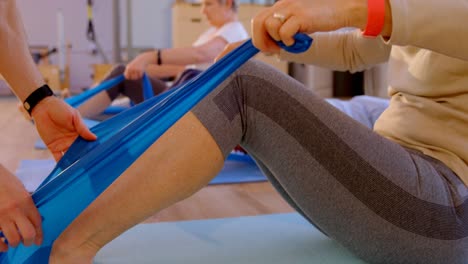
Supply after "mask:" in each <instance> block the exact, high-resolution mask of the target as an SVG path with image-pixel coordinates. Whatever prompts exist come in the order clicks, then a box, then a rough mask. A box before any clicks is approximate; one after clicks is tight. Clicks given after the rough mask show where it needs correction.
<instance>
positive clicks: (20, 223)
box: [0, 165, 42, 252]
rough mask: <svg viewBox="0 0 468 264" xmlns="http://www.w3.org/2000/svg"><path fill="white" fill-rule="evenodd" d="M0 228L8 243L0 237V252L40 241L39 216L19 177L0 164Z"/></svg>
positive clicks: (37, 243) (38, 243)
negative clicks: (9, 247)
mask: <svg viewBox="0 0 468 264" xmlns="http://www.w3.org/2000/svg"><path fill="white" fill-rule="evenodd" d="M0 230H1V231H2V233H3V235H4V237H5V239H7V240H8V245H7V244H6V243H5V241H4V240H3V239H0V252H3V251H7V250H8V246H12V247H16V246H18V245H19V243H20V242H22V243H23V244H24V245H25V246H30V245H32V244H33V243H34V244H36V245H40V244H41V243H42V229H41V216H40V215H39V212H38V211H37V208H36V206H35V205H34V203H33V200H32V199H31V195H30V194H29V193H28V192H27V191H26V189H25V188H24V186H23V184H22V183H21V182H20V181H19V179H18V178H17V177H16V176H14V175H13V174H11V173H10V172H9V171H8V170H7V169H5V168H4V167H3V166H1V165H0Z"/></svg>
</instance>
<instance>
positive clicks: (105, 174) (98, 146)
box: [0, 34, 312, 264]
mask: <svg viewBox="0 0 468 264" xmlns="http://www.w3.org/2000/svg"><path fill="white" fill-rule="evenodd" d="M295 38H296V43H295V44H294V46H293V47H294V49H292V50H293V51H294V52H303V51H305V50H307V49H308V48H309V46H310V45H311V43H312V40H311V39H310V38H309V37H308V36H306V35H302V34H298V35H296V37H295ZM297 47H301V48H300V49H299V50H297V49H296V48H297ZM283 48H285V49H286V50H290V47H284V45H283ZM257 53H258V50H257V49H256V48H255V47H254V46H253V44H252V42H251V41H250V40H249V41H247V42H245V43H244V44H243V45H241V46H240V47H238V48H237V49H235V50H234V51H232V52H231V53H229V54H228V55H226V56H225V57H224V58H222V59H221V60H219V61H218V62H217V63H215V64H214V65H212V66H211V67H210V68H208V69H207V70H206V71H205V72H203V73H202V74H200V75H199V76H197V77H196V78H194V79H192V80H191V81H189V82H188V83H186V84H185V85H183V86H181V87H179V88H177V89H175V90H171V91H169V92H170V93H165V94H163V95H162V96H161V97H155V98H153V99H150V100H148V101H146V102H143V103H142V104H140V105H137V106H135V107H133V108H132V109H130V110H128V111H125V112H123V113H122V114H120V115H117V116H115V117H113V118H111V119H109V120H107V121H104V122H102V123H100V124H98V125H96V126H95V127H93V128H92V131H93V132H94V133H96V134H97V135H98V138H99V139H98V140H97V141H94V142H87V141H85V140H83V139H82V138H78V139H77V140H76V141H75V143H73V145H72V146H71V147H70V149H69V151H68V152H67V153H66V154H65V156H64V158H63V159H62V160H63V161H62V160H60V162H59V163H58V164H57V167H58V168H57V167H56V169H54V171H53V172H52V173H51V175H50V176H49V177H48V180H47V182H46V183H45V184H44V185H42V187H40V188H39V189H38V190H37V191H36V192H34V193H33V195H32V198H33V200H34V202H35V204H36V206H37V208H38V210H39V212H40V214H41V216H42V217H43V222H42V226H43V232H44V239H43V243H42V245H41V246H30V247H25V246H24V245H22V244H21V245H19V246H18V247H16V248H10V249H9V250H8V251H7V252H5V253H2V254H1V255H0V263H1V264H7V263H24V264H28V263H31V264H32V263H34V264H41V263H48V259H49V255H50V250H51V248H52V244H53V242H54V241H55V239H56V238H57V237H58V236H59V235H60V233H61V232H62V231H63V230H64V229H65V228H66V227H67V226H68V225H69V224H70V223H71V222H72V221H73V219H75V218H76V217H77V216H78V215H79V214H80V213H81V212H82V211H83V210H84V209H85V208H86V207H87V206H88V205H89V204H90V203H91V202H92V201H93V200H94V199H95V198H96V197H97V196H98V195H99V194H101V193H102V192H103V191H104V190H105V189H106V188H107V187H108V186H109V185H110V184H111V183H112V182H113V181H114V180H115V179H116V178H117V177H118V176H119V175H120V174H122V173H123V172H124V171H125V170H126V169H127V168H128V167H129V166H130V165H131V164H132V163H133V162H134V161H135V160H136V159H137V158H138V157H139V156H140V155H141V154H143V152H145V151H146V149H147V148H148V147H149V146H151V145H152V143H153V142H154V141H156V140H157V139H158V138H159V137H160V136H161V135H162V134H163V133H164V132H165V131H166V130H167V129H169V128H170V127H171V126H172V125H173V124H174V123H175V122H177V120H179V119H180V118H181V117H182V116H183V115H184V114H185V113H187V112H188V111H189V110H190V109H191V108H192V107H193V106H195V105H196V104H197V103H198V102H199V101H200V100H202V99H203V98H204V97H205V96H206V95H207V94H209V93H210V92H211V91H212V90H214V89H215V88H216V87H217V86H218V85H219V84H221V82H223V80H224V79H226V78H227V77H228V76H229V75H231V74H232V73H233V72H234V71H235V70H236V69H237V68H239V67H240V66H241V65H242V64H243V63H245V62H246V61H247V60H249V59H250V58H251V57H253V56H254V55H255V54H257ZM155 102H156V103H155ZM152 104H153V105H152ZM135 117H136V118H135ZM128 121H129V122H128ZM120 122H122V123H123V124H125V125H122V124H121V123H120ZM127 122H128V124H127ZM103 131H106V132H108V131H110V132H111V133H110V134H109V135H106V133H103ZM123 199H125V197H123ZM123 213H124V212H123Z"/></svg>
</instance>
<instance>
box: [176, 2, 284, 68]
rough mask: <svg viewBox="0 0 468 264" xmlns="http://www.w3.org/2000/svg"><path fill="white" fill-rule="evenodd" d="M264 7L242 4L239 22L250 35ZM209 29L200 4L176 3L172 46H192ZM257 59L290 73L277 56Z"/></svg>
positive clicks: (259, 56) (261, 56) (260, 55)
mask: <svg viewBox="0 0 468 264" xmlns="http://www.w3.org/2000/svg"><path fill="white" fill-rule="evenodd" d="M264 8H266V7H265V6H262V5H253V4H241V5H240V6H239V20H240V21H241V23H242V24H243V25H244V27H245V29H246V30H247V32H248V33H249V34H250V33H251V32H250V30H251V28H250V21H251V19H252V17H254V16H255V14H257V13H258V12H259V11H260V10H262V9H264ZM208 27H209V24H208V22H207V21H206V20H205V19H204V17H203V15H202V14H201V13H200V4H198V3H184V2H176V3H175V4H174V6H173V8H172V45H173V46H174V47H183V46H189V45H191V44H192V43H193V42H194V41H195V40H196V39H197V38H198V36H199V35H200V34H201V33H202V32H203V31H205V30H206V29H207V28H208ZM255 58H256V59H258V60H261V61H264V62H266V63H268V64H270V65H272V66H274V67H276V68H277V69H279V70H280V71H282V72H284V73H288V63H287V62H285V61H280V60H278V59H277V58H276V57H275V56H266V55H264V54H258V55H257V56H256V57H255Z"/></svg>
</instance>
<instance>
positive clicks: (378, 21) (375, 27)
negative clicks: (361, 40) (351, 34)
mask: <svg viewBox="0 0 468 264" xmlns="http://www.w3.org/2000/svg"><path fill="white" fill-rule="evenodd" d="M384 24H385V0H367V25H366V29H365V30H364V32H363V33H362V34H363V35H364V36H367V37H377V36H378V35H380V33H381V32H382V29H383V27H384Z"/></svg>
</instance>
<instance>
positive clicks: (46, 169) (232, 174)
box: [16, 153, 267, 192]
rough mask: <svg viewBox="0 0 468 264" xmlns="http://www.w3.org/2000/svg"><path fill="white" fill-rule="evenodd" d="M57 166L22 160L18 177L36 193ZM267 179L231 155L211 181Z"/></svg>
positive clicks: (246, 160) (247, 159) (249, 163)
mask: <svg viewBox="0 0 468 264" xmlns="http://www.w3.org/2000/svg"><path fill="white" fill-rule="evenodd" d="M55 165H56V162H55V160H53V159H39V160H21V161H20V164H19V166H18V169H17V170H16V176H17V177H18V178H19V179H20V180H21V182H22V183H23V185H24V186H25V188H26V190H28V191H29V192H34V191H35V190H36V189H37V187H39V185H40V184H41V182H42V181H43V180H44V179H45V178H46V177H47V176H48V175H49V174H50V172H51V171H52V170H53V169H54V167H55ZM266 180H267V178H266V177H265V175H263V173H262V172H261V170H260V169H259V168H258V166H257V164H255V162H254V161H253V160H252V158H251V157H250V156H248V155H245V154H238V153H231V155H229V156H228V158H227V159H226V162H225V163H224V167H223V169H222V170H221V171H220V173H219V174H218V175H217V176H216V177H215V178H213V180H211V181H210V183H209V184H210V185H214V184H229V183H248V182H260V181H266Z"/></svg>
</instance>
